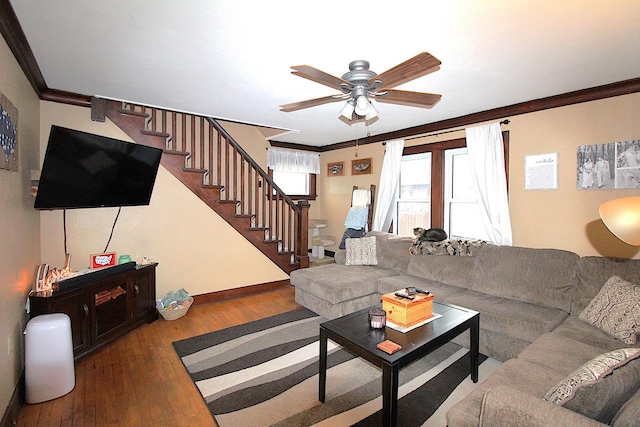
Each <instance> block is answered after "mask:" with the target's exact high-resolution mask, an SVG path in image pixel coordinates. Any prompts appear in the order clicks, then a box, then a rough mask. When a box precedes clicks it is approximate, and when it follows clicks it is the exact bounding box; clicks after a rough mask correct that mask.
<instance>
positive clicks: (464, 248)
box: [409, 239, 487, 256]
mask: <svg viewBox="0 0 640 427" xmlns="http://www.w3.org/2000/svg"><path fill="white" fill-rule="evenodd" d="M486 243H487V242H485V241H484V240H471V239H445V240H441V241H439V242H427V241H422V240H415V241H414V242H413V244H412V245H411V248H410V249H409V253H410V254H411V255H458V256H474V255H476V254H477V253H478V250H480V248H481V247H482V246H484V245H485V244H486Z"/></svg>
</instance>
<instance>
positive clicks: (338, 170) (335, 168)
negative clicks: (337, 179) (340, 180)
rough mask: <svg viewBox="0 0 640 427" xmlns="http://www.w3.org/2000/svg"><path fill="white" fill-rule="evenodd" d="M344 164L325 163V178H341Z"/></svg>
mask: <svg viewBox="0 0 640 427" xmlns="http://www.w3.org/2000/svg"><path fill="white" fill-rule="evenodd" d="M343 175H344V162H331V163H327V176H343Z"/></svg>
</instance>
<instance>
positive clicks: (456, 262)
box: [407, 255, 476, 298]
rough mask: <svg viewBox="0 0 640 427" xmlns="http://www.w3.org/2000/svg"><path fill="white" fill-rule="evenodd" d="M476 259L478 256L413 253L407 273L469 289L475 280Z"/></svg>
mask: <svg viewBox="0 0 640 427" xmlns="http://www.w3.org/2000/svg"><path fill="white" fill-rule="evenodd" d="M475 261H476V257H470V256H465V257H457V256H447V255H440V256H438V255H412V256H411V259H410V260H409V265H408V266H407V273H409V274H412V275H414V276H418V277H422V278H424V279H428V280H434V281H436V282H440V283H447V284H451V285H454V286H459V287H462V288H467V289H469V288H471V284H472V282H473V274H474V268H475ZM436 298H437V296H436Z"/></svg>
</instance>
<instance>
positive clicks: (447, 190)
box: [444, 147, 489, 240]
mask: <svg viewBox="0 0 640 427" xmlns="http://www.w3.org/2000/svg"><path fill="white" fill-rule="evenodd" d="M444 175H445V180H444V229H445V230H446V231H447V234H449V236H450V237H469V238H475V239H483V240H489V238H488V236H487V233H486V232H485V230H484V226H483V225H482V220H481V219H480V210H479V207H478V200H477V198H476V194H475V191H474V189H473V182H472V181H471V174H470V169H469V156H468V155H467V149H466V147H465V148H455V149H450V150H446V151H445V161H444Z"/></svg>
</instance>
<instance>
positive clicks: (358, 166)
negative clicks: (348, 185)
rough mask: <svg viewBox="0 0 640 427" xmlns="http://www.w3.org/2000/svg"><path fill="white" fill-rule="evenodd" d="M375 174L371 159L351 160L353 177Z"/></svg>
mask: <svg viewBox="0 0 640 427" xmlns="http://www.w3.org/2000/svg"><path fill="white" fill-rule="evenodd" d="M371 173H373V166H372V161H371V157H369V158H367V159H355V160H351V175H369V174H371Z"/></svg>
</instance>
